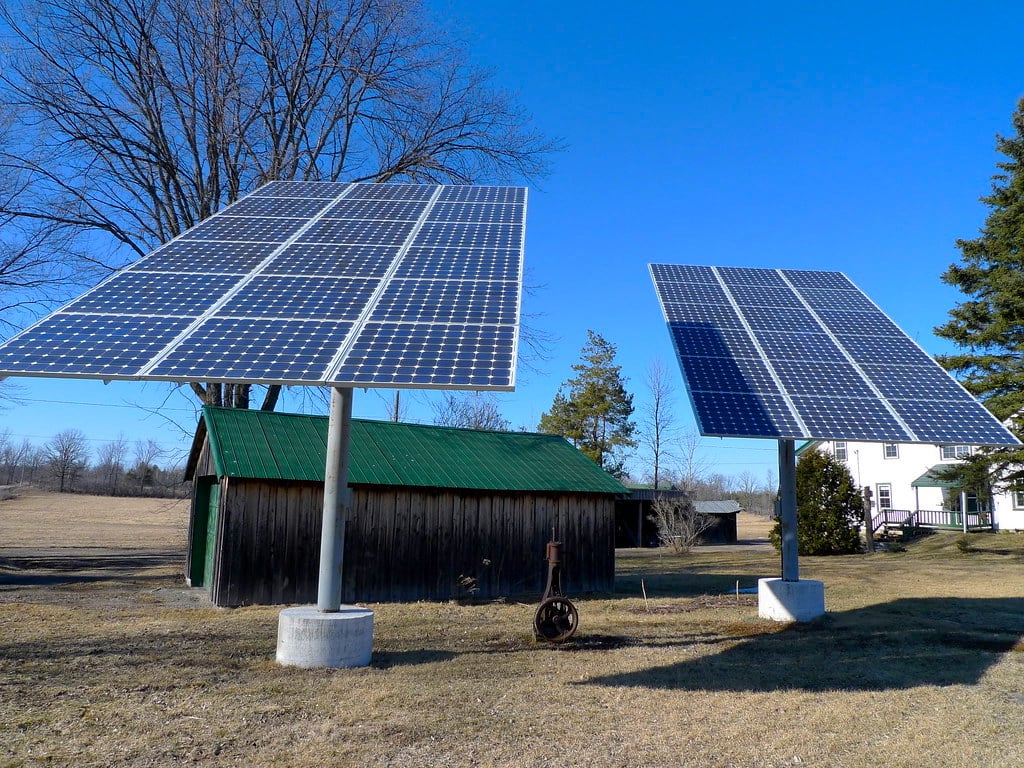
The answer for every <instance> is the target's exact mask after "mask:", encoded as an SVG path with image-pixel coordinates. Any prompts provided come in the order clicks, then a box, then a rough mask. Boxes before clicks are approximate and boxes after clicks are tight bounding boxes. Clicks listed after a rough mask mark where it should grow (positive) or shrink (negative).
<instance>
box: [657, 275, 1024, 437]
mask: <svg viewBox="0 0 1024 768" xmlns="http://www.w3.org/2000/svg"><path fill="white" fill-rule="evenodd" d="M650 270H651V276H652V278H653V280H654V284H655V289H656V290H657V293H658V299H659V301H660V303H661V307H662V311H663V313H664V315H665V320H666V322H667V323H668V328H669V334H670V336H671V339H672V343H673V346H674V347H675V350H676V354H677V356H678V358H679V365H680V368H681V370H682V373H683V378H684V380H685V381H686V386H687V390H688V392H689V395H690V398H691V400H692V402H693V406H694V410H695V412H696V416H697V422H698V424H699V426H700V429H701V432H702V433H703V434H706V435H718V436H728V437H770V438H777V439H824V440H828V439H833V440H865V441H879V442H920V443H947V444H949V443H952V444H967V445H1016V444H1018V441H1017V439H1016V438H1015V437H1014V436H1013V435H1012V434H1011V433H1010V432H1009V430H1007V429H1006V428H1005V427H1003V425H1002V424H1000V423H999V422H998V421H997V420H996V419H995V417H993V416H992V415H991V414H990V413H989V412H988V411H987V410H986V409H985V408H984V406H982V405H981V404H980V403H978V402H977V401H976V400H975V399H974V398H973V397H971V396H970V394H969V393H968V392H967V391H966V390H964V388H963V387H962V386H960V384H959V383H957V382H956V381H955V380H954V379H953V378H952V377H951V376H949V374H947V373H946V372H945V371H944V370H943V369H942V368H941V367H940V366H939V365H938V364H937V363H936V362H935V361H934V360H932V359H931V358H930V357H929V356H928V355H927V354H926V353H925V352H924V350H922V349H921V348H920V347H919V346H918V345H917V344H915V343H914V342H913V341H912V340H911V339H910V338H909V337H907V335H906V334H904V333H903V331H901V330H900V329H899V327H898V326H897V325H896V324H895V323H893V322H892V320H890V319H889V318H888V317H886V316H885V314H884V313H882V311H881V310H879V309H878V307H877V306H876V305H875V304H874V303H873V302H872V301H871V300H870V299H869V298H868V297H867V296H865V295H864V294H863V293H862V292H861V291H860V290H859V289H858V288H857V287H856V286H855V285H854V284H853V283H852V282H851V281H850V280H849V278H847V277H846V276H845V275H843V274H842V273H839V272H825V271H801V270H789V269H787V270H770V269H751V268H727V267H706V266H691V265H675V264H652V265H651V267H650Z"/></svg>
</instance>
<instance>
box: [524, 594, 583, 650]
mask: <svg viewBox="0 0 1024 768" xmlns="http://www.w3.org/2000/svg"><path fill="white" fill-rule="evenodd" d="M579 621H580V615H579V613H577V611H576V606H575V605H573V604H572V603H571V602H570V601H569V600H568V599H567V598H564V597H549V598H548V599H547V600H545V601H544V602H542V603H541V604H540V605H539V606H538V607H537V613H536V614H535V615H534V617H533V628H534V630H536V632H537V637H539V638H541V639H543V640H547V641H548V642H549V643H562V642H565V641H566V640H568V639H569V638H570V637H572V636H573V634H574V633H575V632H576V627H577V626H578V625H579Z"/></svg>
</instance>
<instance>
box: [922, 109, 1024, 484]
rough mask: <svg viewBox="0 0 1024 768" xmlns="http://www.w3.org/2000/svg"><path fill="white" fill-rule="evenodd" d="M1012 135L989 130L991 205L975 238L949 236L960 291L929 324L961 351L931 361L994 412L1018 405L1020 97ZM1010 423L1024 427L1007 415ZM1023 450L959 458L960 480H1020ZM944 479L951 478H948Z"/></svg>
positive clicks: (1022, 359)
mask: <svg viewBox="0 0 1024 768" xmlns="http://www.w3.org/2000/svg"><path fill="white" fill-rule="evenodd" d="M1012 122H1013V129H1014V135H1012V136H1010V137H1006V136H1000V135H997V136H996V149H997V150H998V151H999V152H1000V153H1001V154H1002V155H1004V156H1005V158H1006V159H1005V160H1002V161H1000V162H998V163H996V167H997V168H998V169H999V172H998V173H996V174H994V175H993V177H992V191H991V193H990V194H988V195H986V196H984V197H982V198H981V201H982V202H983V203H985V205H987V206H988V207H989V208H990V209H991V210H990V211H989V214H988V216H987V217H986V219H985V225H984V227H982V229H981V234H980V236H979V237H976V238H974V239H973V240H957V243H956V245H957V248H959V249H960V254H961V260H960V263H959V264H952V265H950V267H949V269H948V270H946V272H945V273H944V274H943V275H942V280H943V281H944V282H946V283H948V284H949V285H952V286H955V287H956V288H958V289H960V291H962V292H963V293H964V294H965V295H966V296H967V297H968V298H966V299H965V300H964V301H962V302H961V303H959V304H958V305H957V306H956V307H955V308H954V309H952V310H950V312H949V315H950V318H951V319H950V320H949V322H947V323H946V324H945V325H942V326H939V327H938V328H936V329H935V333H936V334H938V335H939V336H941V337H942V338H945V339H949V340H950V341H952V342H954V343H955V344H956V345H957V346H958V347H960V348H961V349H962V350H963V351H962V352H960V353H959V354H953V355H942V356H940V357H939V362H940V363H941V364H942V365H943V366H944V367H945V368H946V369H947V370H949V371H950V372H952V373H953V374H954V375H955V376H957V377H958V378H959V379H960V380H961V382H962V383H963V385H964V386H965V387H966V388H967V389H968V390H969V391H970V392H971V393H972V394H973V395H975V396H976V397H978V398H979V399H980V400H981V401H982V402H983V403H984V404H985V405H986V407H988V409H989V410H990V411H992V413H993V414H995V416H996V417H997V418H999V419H1004V420H1005V419H1010V418H1011V417H1016V416H1018V415H1019V414H1020V412H1021V409H1022V408H1024V355H1022V353H1024V98H1022V99H1021V100H1020V101H1019V102H1018V103H1017V109H1016V111H1015V112H1014V113H1013V118H1012ZM1010 427H1011V429H1012V430H1013V431H1014V432H1015V433H1016V434H1017V435H1018V436H1019V435H1021V434H1024V423H1021V422H1020V421H1019V420H1018V419H1017V418H1014V419H1013V421H1012V422H1011V424H1010ZM1022 467H1024V451H1022V450H1019V449H1017V450H1015V449H1012V448H999V449H987V450H982V451H978V452H976V453H975V455H974V456H972V457H971V459H970V460H968V462H967V467H966V468H965V470H964V471H963V472H962V473H960V474H963V478H962V480H963V483H962V484H963V485H964V487H968V486H970V487H979V488H981V487H983V486H984V482H983V481H981V482H979V477H981V476H983V475H987V476H991V477H993V478H998V479H999V480H1000V481H1001V482H1002V483H1003V484H1007V485H1018V484H1019V483H1020V482H1021V481H1022V480H1024V471H1022V469H1021V468H1022ZM950 479H952V478H950Z"/></svg>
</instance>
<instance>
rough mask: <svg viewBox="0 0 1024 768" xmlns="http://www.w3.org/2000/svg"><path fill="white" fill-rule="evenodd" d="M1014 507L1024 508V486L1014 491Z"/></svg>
mask: <svg viewBox="0 0 1024 768" xmlns="http://www.w3.org/2000/svg"><path fill="white" fill-rule="evenodd" d="M1013 508H1014V509H1024V488H1018V489H1017V490H1015V491H1013Z"/></svg>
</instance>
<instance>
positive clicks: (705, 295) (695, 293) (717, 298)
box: [660, 283, 730, 306]
mask: <svg viewBox="0 0 1024 768" xmlns="http://www.w3.org/2000/svg"><path fill="white" fill-rule="evenodd" d="M660 295H661V301H662V302H663V303H673V304H721V305H723V306H730V304H729V296H728V295H727V294H726V292H725V289H723V288H722V286H720V285H719V284H718V283H665V284H663V285H662V286H661V293H660Z"/></svg>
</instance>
